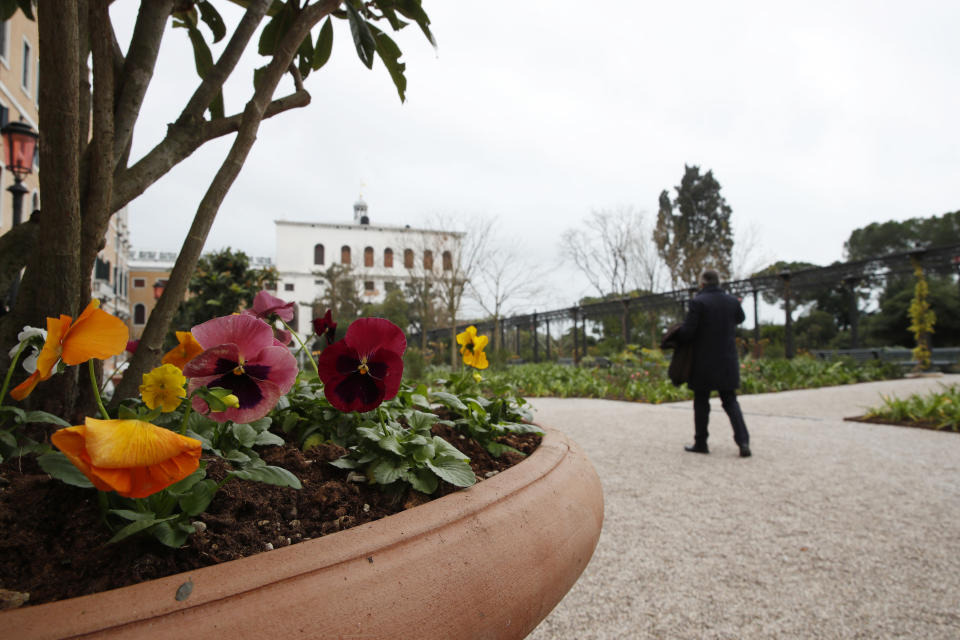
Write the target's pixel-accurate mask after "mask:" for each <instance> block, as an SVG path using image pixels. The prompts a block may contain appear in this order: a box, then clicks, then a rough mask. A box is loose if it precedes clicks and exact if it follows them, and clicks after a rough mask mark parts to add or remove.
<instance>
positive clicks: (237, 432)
mask: <svg viewBox="0 0 960 640" xmlns="http://www.w3.org/2000/svg"><path fill="white" fill-rule="evenodd" d="M257 435H258V434H257V430H256V429H254V428H253V427H252V426H250V425H249V424H235V425H233V437H235V438H236V439H237V442H239V443H240V446H241V447H248V448H249V447H252V446H253V445H254V443H256V441H257Z"/></svg>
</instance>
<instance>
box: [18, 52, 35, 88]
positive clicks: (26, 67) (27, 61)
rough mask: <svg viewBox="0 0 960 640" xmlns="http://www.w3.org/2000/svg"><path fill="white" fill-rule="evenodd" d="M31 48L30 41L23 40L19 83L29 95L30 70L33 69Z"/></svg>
mask: <svg viewBox="0 0 960 640" xmlns="http://www.w3.org/2000/svg"><path fill="white" fill-rule="evenodd" d="M32 54H33V50H32V49H31V47H30V43H29V42H27V41H26V40H24V41H23V73H22V74H21V76H20V85H21V86H22V87H23V90H24V91H25V92H26V93H27V95H30V72H31V71H32V70H33V57H32Z"/></svg>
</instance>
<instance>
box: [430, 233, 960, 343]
mask: <svg viewBox="0 0 960 640" xmlns="http://www.w3.org/2000/svg"><path fill="white" fill-rule="evenodd" d="M915 264H919V266H921V267H922V268H923V270H924V271H929V272H935V273H950V272H957V273H958V274H960V244H951V245H943V246H938V247H924V248H916V249H912V250H910V251H903V252H900V253H892V254H887V255H885V256H876V257H872V258H868V259H865V260H855V261H852V262H843V263H837V264H833V265H830V266H828V267H813V268H810V269H802V270H798V271H782V272H780V273H777V274H771V275H766V276H759V277H756V278H747V279H745V280H731V281H729V282H726V283H724V284H723V288H724V289H725V290H726V291H727V292H728V293H730V294H732V295H735V296H737V297H739V298H740V299H741V300H743V299H745V298H746V297H747V296H748V295H752V296H753V318H754V328H753V330H754V339H755V340H757V341H759V339H760V323H759V297H760V294H762V293H764V292H775V293H776V294H777V295H778V296H779V297H781V298H783V300H784V314H785V337H784V339H785V343H786V344H785V347H786V355H787V357H788V358H789V357H793V355H794V349H793V332H792V322H793V320H792V317H791V314H792V308H791V303H792V299H793V295H794V293H796V292H799V291H804V290H810V289H818V288H822V287H824V286H830V285H835V286H839V287H843V288H844V289H846V290H848V291H849V292H850V294H851V295H850V305H851V319H852V320H851V327H850V329H851V340H852V343H853V345H852V346H853V347H854V348H856V347H857V339H858V338H857V324H858V323H857V318H858V317H859V312H858V309H857V296H856V295H855V290H856V288H857V287H858V286H860V285H861V284H864V283H869V282H878V281H880V280H883V279H886V278H889V277H892V276H897V275H904V274H911V273H913V271H914V265H915ZM696 292H697V289H696V288H687V289H677V290H674V291H667V292H665V293H655V294H650V295H645V296H635V297H626V298H617V299H614V300H604V301H602V302H594V303H591V304H585V305H579V306H575V307H567V308H564V309H554V310H552V311H541V312H536V311H535V312H533V313H530V314H524V315H517V316H510V317H509V318H501V320H500V332H501V334H500V337H501V341H500V342H501V344H506V337H507V334H508V333H509V332H510V330H513V332H514V339H515V346H516V349H515V350H516V351H517V352H518V353H519V351H520V331H521V330H529V331H531V334H532V335H533V358H534V361H535V362H539V360H540V344H539V342H540V341H539V340H538V339H537V332H538V331H539V330H541V328H542V329H543V330H544V331H545V332H546V335H547V337H548V339H547V340H546V343H545V356H546V358H547V359H550V357H551V354H550V340H549V336H550V325H551V322H553V323H554V325H557V324H566V323H571V322H572V323H573V340H574V359H575V360H576V361H579V359H580V355H581V353H585V352H586V349H585V347H586V323H587V320H597V319H600V318H607V317H611V316H619V317H620V318H621V323H622V326H623V333H624V335H627V334H628V332H629V319H630V313H632V312H635V311H654V310H662V309H668V308H670V307H673V308H674V309H675V310H677V311H678V312H679V313H683V312H684V311H685V309H686V303H687V301H688V300H690V299H691V298H692V297H693V296H694V295H695V294H696ZM470 325H474V326H475V327H477V331H478V332H480V333H492V332H493V331H494V323H493V322H492V321H489V320H484V321H479V322H465V323H461V324H458V325H457V331H458V332H459V331H461V330H463V329H465V328H466V327H468V326H470ZM449 335H450V328H449V327H446V328H442V329H432V330H430V331H428V332H427V337H428V339H434V340H435V339H437V338H440V337H446V336H449ZM581 345H582V346H581Z"/></svg>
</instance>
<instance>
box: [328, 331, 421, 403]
mask: <svg viewBox="0 0 960 640" xmlns="http://www.w3.org/2000/svg"><path fill="white" fill-rule="evenodd" d="M406 349H407V339H406V337H404V335H403V331H401V329H400V327H398V326H397V325H395V324H393V323H392V322H390V321H389V320H384V319H383V318H360V319H359V320H356V321H355V322H354V323H353V324H351V325H350V326H349V327H347V333H346V335H345V336H344V337H343V340H340V341H339V342H335V343H333V344H331V345H330V346H328V347H327V348H326V349H324V350H323V353H321V354H320V357H319V358H318V359H317V369H318V370H319V372H320V379H321V380H323V393H324V395H326V397H327V400H329V401H330V404H332V405H333V406H334V407H336V408H337V409H339V410H340V411H372V410H373V409H376V408H377V407H378V406H380V403H382V402H383V401H385V400H389V399H391V398H393V397H394V396H396V395H397V391H398V390H399V389H400V380H401V379H402V378H403V352H404V351H406Z"/></svg>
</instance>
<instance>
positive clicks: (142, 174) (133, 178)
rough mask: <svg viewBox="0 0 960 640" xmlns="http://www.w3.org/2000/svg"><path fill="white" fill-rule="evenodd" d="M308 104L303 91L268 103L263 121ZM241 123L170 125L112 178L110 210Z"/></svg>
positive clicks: (233, 119)
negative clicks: (157, 138)
mask: <svg viewBox="0 0 960 640" xmlns="http://www.w3.org/2000/svg"><path fill="white" fill-rule="evenodd" d="M308 104H310V94H309V93H307V92H306V91H298V92H296V93H291V94H290V95H288V96H285V97H283V98H280V99H278V100H274V101H273V102H271V103H270V105H269V106H268V107H267V110H266V111H265V112H264V114H263V117H264V119H266V118H271V117H273V116H275V115H278V114H281V113H283V112H284V111H288V110H290V109H297V108H300V107H305V106H307V105H308ZM242 121H243V114H242V113H238V114H236V115H233V116H230V117H227V118H221V119H220V120H214V121H212V122H203V123H201V124H199V125H196V126H188V125H180V124H172V125H170V127H169V128H168V130H167V136H166V137H165V138H164V139H163V140H162V141H161V142H160V143H159V144H158V145H157V146H155V147H154V148H153V149H151V150H150V152H149V153H147V155H145V156H144V157H143V158H141V159H140V160H139V161H138V162H137V163H136V164H135V165H133V166H132V167H130V168H128V169H124V170H122V171H121V172H119V174H118V175H117V176H116V177H115V179H114V192H113V194H114V195H113V204H111V205H110V210H111V211H118V210H119V209H120V208H122V207H123V206H124V205H126V204H129V203H130V202H131V201H132V200H133V199H134V198H136V197H137V196H139V195H140V194H142V193H143V192H144V191H146V190H147V189H148V188H149V187H150V185H152V184H153V183H154V182H156V181H157V180H159V179H160V178H161V177H163V176H164V175H166V173H167V172H168V171H170V169H172V168H173V167H175V166H176V165H178V164H179V163H180V162H182V161H183V160H185V159H186V158H188V157H189V156H190V154H192V153H193V152H194V151H196V150H197V149H198V148H200V147H201V146H202V145H203V144H204V143H206V142H209V141H210V140H213V139H215V138H219V137H221V136H225V135H228V134H230V133H236V132H237V131H239V130H240V123H241V122H242Z"/></svg>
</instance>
